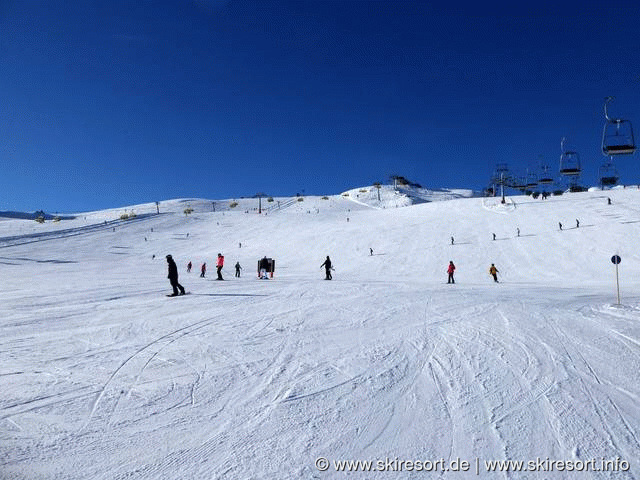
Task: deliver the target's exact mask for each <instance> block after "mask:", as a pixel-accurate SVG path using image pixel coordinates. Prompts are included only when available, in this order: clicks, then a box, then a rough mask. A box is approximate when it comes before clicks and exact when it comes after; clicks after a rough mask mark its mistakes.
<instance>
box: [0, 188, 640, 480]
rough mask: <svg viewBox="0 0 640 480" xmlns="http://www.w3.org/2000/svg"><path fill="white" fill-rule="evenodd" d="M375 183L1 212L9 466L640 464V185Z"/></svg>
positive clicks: (637, 472)
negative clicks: (450, 193) (418, 186)
mask: <svg viewBox="0 0 640 480" xmlns="http://www.w3.org/2000/svg"><path fill="white" fill-rule="evenodd" d="M367 190H368V191H367V192H359V190H356V191H350V192H346V193H345V194H343V195H336V196H328V197H300V198H295V197H294V198H274V199H272V200H273V201H269V199H266V198H263V199H262V200H261V202H262V203H261V207H260V208H261V209H262V210H263V212H262V214H258V213H257V208H258V200H257V199H241V200H237V201H234V200H224V201H222V200H220V201H215V202H213V201H210V200H198V199H183V200H176V201H168V202H160V204H159V205H157V206H156V204H154V203H151V204H147V205H139V206H135V207H131V208H128V209H113V210H109V211H101V212H90V213H86V214H76V217H75V218H74V219H72V220H62V221H59V222H52V221H46V222H45V223H44V224H38V223H36V222H34V221H32V220H24V219H16V218H6V219H2V220H0V271H1V272H2V279H3V288H2V290H0V359H1V361H0V478H2V479H16V480H18V479H29V480H31V479H56V480H59V479H214V478H229V479H309V478H318V479H325V478H344V477H349V478H363V479H364V478H367V479H368V478H389V479H399V478H471V477H473V478H568V477H571V478H574V477H575V476H576V475H577V476H579V478H615V479H627V478H640V254H639V253H638V239H639V238H640V191H638V190H637V189H624V190H623V189H619V190H611V191H607V192H601V191H592V192H584V193H574V194H565V195H563V196H558V197H550V198H549V199H547V200H544V201H543V200H534V199H532V198H530V197H510V198H508V199H507V202H506V203H504V204H502V203H500V202H499V199H493V198H459V199H453V200H448V201H429V202H428V203H423V204H419V205H412V206H406V207H403V205H405V203H402V202H398V203H396V201H397V200H398V199H397V198H396V199H395V200H394V199H393V198H392V197H393V195H395V193H393V194H390V193H389V192H388V191H386V192H383V193H384V195H386V197H385V198H382V197H381V199H380V202H379V203H377V204H376V202H378V200H377V193H378V192H377V191H375V190H370V189H367ZM359 193H363V194H364V193H366V195H363V198H362V199H361V198H359V197H357V195H358V194H359ZM373 195H375V199H373ZM389 195H391V197H390V196H389ZM354 196H355V197H356V198H353V197H354ZM459 196H460V197H464V196H468V195H466V193H465V192H460V195H459ZM607 197H610V198H611V200H612V204H611V205H609V204H608V202H607ZM372 199H373V200H372ZM365 200H366V201H365ZM234 203H235V204H236V205H233V204H234ZM409 203H411V202H407V203H406V204H409ZM396 205H397V207H398V208H396ZM186 209H191V210H193V211H192V213H190V214H185V213H184V211H185V210H186ZM158 210H159V212H160V213H159V214H158V213H157V212H158ZM214 210H215V211H214ZM125 213H126V214H133V213H135V216H133V215H131V216H130V218H129V219H121V218H120V217H121V216H122V215H124V214H125ZM577 220H579V228H577ZM559 223H562V225H563V228H562V230H560V226H559ZM517 229H519V230H520V234H519V236H518V233H517ZM494 234H495V240H494V239H493V237H494ZM370 249H373V255H371V251H370ZM219 252H220V253H222V254H223V255H224V256H225V267H224V269H223V275H224V277H225V281H216V280H214V278H215V258H216V256H217V254H218V253H219ZM169 253H170V254H172V255H173V257H174V258H175V259H176V262H177V264H178V267H179V271H180V282H181V283H182V285H184V286H185V287H186V289H187V290H188V291H189V292H191V294H190V295H186V296H184V297H176V298H167V297H166V296H165V295H166V294H168V293H170V291H171V289H170V286H169V283H168V280H167V278H166V276H167V264H166V261H165V255H166V254H169ZM614 254H618V255H619V256H620V257H621V258H622V263H621V264H620V265H619V278H620V293H621V304H619V305H618V304H617V291H616V270H615V266H614V265H613V264H612V263H611V257H612V255H614ZM327 255H329V256H330V257H331V260H332V261H333V264H334V266H335V271H333V280H332V281H325V280H324V279H323V278H324V270H323V269H322V268H320V265H321V263H322V262H323V261H324V260H325V258H326V256H327ZM263 256H268V257H271V258H274V259H275V260H276V272H275V276H274V278H273V279H269V280H258V279H257V278H256V266H257V262H258V260H259V259H260V258H262V257H263ZM450 260H452V261H453V262H454V263H455V265H456V266H457V270H456V274H455V280H456V283H455V285H448V284H447V283H446V279H447V278H446V277H447V276H446V268H447V265H448V263H449V261H450ZM189 261H191V262H192V263H193V269H192V271H191V273H187V272H186V264H187V262H189ZM203 262H207V266H208V271H207V275H206V277H205V278H200V276H199V273H200V266H201V264H202V263H203ZM236 262H239V263H240V264H241V266H242V267H243V270H242V275H241V277H240V278H235V277H234V269H233V266H234V264H235V263H236ZM491 263H495V265H496V267H497V268H498V270H499V273H498V279H499V281H500V283H494V281H493V279H492V278H491V277H490V276H489V275H488V268H489V266H490V265H491ZM325 460H326V461H325ZM499 460H512V461H514V462H519V461H521V462H525V463H524V468H528V469H529V471H528V472H518V473H514V472H510V473H507V472H491V471H488V470H490V467H489V466H487V465H488V464H487V462H491V461H499ZM341 461H354V462H355V461H363V462H366V461H371V462H373V463H372V464H370V465H369V467H368V468H370V469H371V470H372V471H370V472H362V471H359V472H355V471H353V472H351V473H345V472H339V471H338V470H339V469H340V468H341V467H340V465H339V464H338V463H337V462H341ZM394 462H395V463H394ZM408 462H415V463H414V464H410V463H408ZM429 462H431V463H429ZM436 462H438V463H436ZM456 462H457V463H456ZM464 462H468V467H467V470H468V471H467V472H462V471H454V470H464V466H465V465H467V463H464ZM545 462H547V463H545ZM550 462H551V463H550ZM553 462H565V463H564V464H562V466H563V468H560V466H559V465H560V464H558V463H553ZM503 466H504V465H503ZM568 466H571V469H573V470H581V472H579V473H576V472H575V471H570V472H568V471H566V470H567V467H568ZM357 467H358V468H359V469H360V470H362V469H363V468H367V467H366V465H365V464H358V465H357ZM550 467H553V471H550V470H549V468H550ZM325 468H326V471H324V470H325ZM514 468H516V467H514ZM545 468H546V470H545ZM354 469H355V467H353V468H352V470H354ZM374 469H377V471H375V472H374V471H373V470H374ZM416 469H419V470H422V471H415V470H416ZM427 469H430V470H432V471H430V472H427V471H425V470H427ZM394 470H395V471H394ZM400 470H402V471H400ZM433 470H435V471H433ZM533 470H535V471H533ZM575 478H577V477H575Z"/></svg>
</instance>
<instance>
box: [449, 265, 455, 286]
mask: <svg viewBox="0 0 640 480" xmlns="http://www.w3.org/2000/svg"><path fill="white" fill-rule="evenodd" d="M455 270H456V266H455V265H454V264H453V261H450V262H449V268H447V273H448V274H449V279H448V280H447V283H456V281H455V280H454V279H453V272H455Z"/></svg>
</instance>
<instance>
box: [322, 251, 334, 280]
mask: <svg viewBox="0 0 640 480" xmlns="http://www.w3.org/2000/svg"><path fill="white" fill-rule="evenodd" d="M322 267H324V271H325V273H326V277H325V280H331V279H332V278H333V277H332V276H331V259H330V258H329V255H327V259H326V260H325V261H324V263H323V264H322V265H320V268H322Z"/></svg>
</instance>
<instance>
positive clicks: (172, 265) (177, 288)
mask: <svg viewBox="0 0 640 480" xmlns="http://www.w3.org/2000/svg"><path fill="white" fill-rule="evenodd" d="M370 250H371V249H370ZM372 252H373V250H371V254H372ZM267 263H268V261H267V258H266V257H264V258H263V259H262V260H260V262H259V263H258V268H259V273H258V278H267V276H266V269H267ZM167 264H168V267H169V275H168V277H167V278H169V283H170V284H171V287H172V288H173V294H171V295H169V296H171V297H175V296H178V295H184V294H185V289H184V287H183V286H182V285H180V283H178V267H177V266H176V262H175V261H174V260H173V257H172V256H171V255H167ZM192 266H193V265H192V263H191V261H189V263H188V264H187V272H191V267H192ZM206 266H207V264H206V262H205V263H203V264H202V268H201V274H200V276H201V277H204V276H205V272H206ZM223 267H224V255H222V254H220V253H218V259H217V260H216V272H217V274H218V278H216V280H224V279H223V278H222V268H223ZM323 267H324V269H325V280H333V276H332V275H331V271H332V270H334V268H333V266H332V263H331V259H330V258H329V255H327V258H326V259H325V261H324V262H323V263H322V265H320V268H323ZM235 270H236V277H237V278H240V270H242V267H241V266H240V262H236V265H235ZM455 270H456V266H455V265H454V263H453V260H451V261H449V266H448V267H447V274H448V278H447V283H448V284H454V283H456V281H455V278H454V272H455ZM498 273H499V270H498V269H497V268H496V266H495V265H494V264H493V263H492V264H491V266H490V267H489V275H491V276H492V277H493V281H494V282H496V283H498Z"/></svg>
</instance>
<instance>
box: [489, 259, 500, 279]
mask: <svg viewBox="0 0 640 480" xmlns="http://www.w3.org/2000/svg"><path fill="white" fill-rule="evenodd" d="M489 275H491V276H492V277H493V281H494V282H496V283H498V269H497V268H496V266H495V265H494V264H493V263H492V264H491V266H490V267H489Z"/></svg>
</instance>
